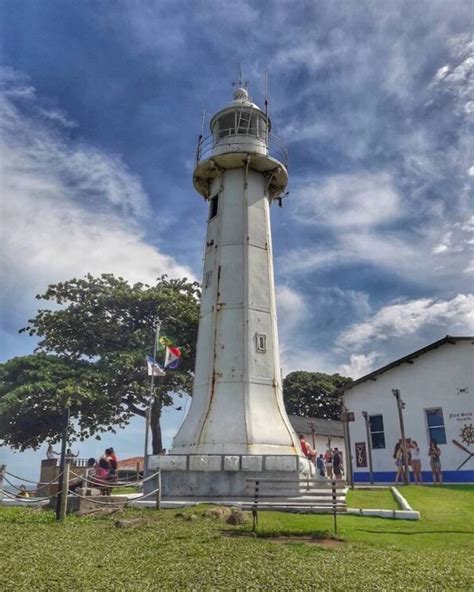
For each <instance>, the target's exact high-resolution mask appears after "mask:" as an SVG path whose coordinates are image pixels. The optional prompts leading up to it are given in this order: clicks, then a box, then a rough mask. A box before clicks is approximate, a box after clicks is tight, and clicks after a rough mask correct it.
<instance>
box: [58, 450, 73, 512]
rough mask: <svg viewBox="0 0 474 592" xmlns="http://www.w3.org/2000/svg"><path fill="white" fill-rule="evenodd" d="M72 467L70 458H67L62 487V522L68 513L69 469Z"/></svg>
mask: <svg viewBox="0 0 474 592" xmlns="http://www.w3.org/2000/svg"><path fill="white" fill-rule="evenodd" d="M70 468H71V464H70V461H69V460H66V463H65V465H64V475H63V482H62V488H61V507H60V511H59V520H60V522H62V521H63V520H64V517H65V516H66V514H67V495H68V493H69V470H70Z"/></svg>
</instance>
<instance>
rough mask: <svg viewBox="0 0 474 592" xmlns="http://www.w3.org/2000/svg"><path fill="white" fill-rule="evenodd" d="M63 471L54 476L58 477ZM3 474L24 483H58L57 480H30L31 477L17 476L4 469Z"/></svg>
mask: <svg viewBox="0 0 474 592" xmlns="http://www.w3.org/2000/svg"><path fill="white" fill-rule="evenodd" d="M63 472H64V471H63ZM63 472H61V473H59V475H58V476H57V477H56V479H59V478H60V477H61V476H62V474H63ZM5 475H10V477H13V478H14V479H18V480H19V481H24V482H25V483H34V484H35V485H58V484H59V481H32V480H31V479H26V478H25V477H19V476H18V475H14V474H13V473H10V472H9V471H5Z"/></svg>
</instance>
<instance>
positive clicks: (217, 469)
mask: <svg viewBox="0 0 474 592" xmlns="http://www.w3.org/2000/svg"><path fill="white" fill-rule="evenodd" d="M149 469H150V472H154V471H156V470H157V469H160V471H161V494H162V497H163V498H173V499H176V498H212V499H214V498H224V497H227V498H228V497H234V498H235V497H247V496H248V495H249V488H248V486H247V482H248V481H255V480H256V479H294V480H295V481H297V480H299V479H302V478H307V477H311V476H312V475H313V473H314V466H313V465H312V463H310V462H309V461H308V460H307V459H306V458H303V457H299V456H295V455H293V456H271V455H173V454H172V455H155V456H151V457H150V458H149ZM153 488H154V485H153V484H151V483H150V482H148V486H147V488H146V491H145V492H147V491H151V490H153Z"/></svg>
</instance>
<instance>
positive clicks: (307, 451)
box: [299, 434, 316, 461]
mask: <svg viewBox="0 0 474 592" xmlns="http://www.w3.org/2000/svg"><path fill="white" fill-rule="evenodd" d="M299 439H300V446H301V450H302V451H303V454H304V455H305V456H306V458H309V460H312V461H314V459H315V458H316V450H313V449H312V448H311V446H310V445H309V444H308V442H306V440H305V439H304V436H303V434H300V435H299Z"/></svg>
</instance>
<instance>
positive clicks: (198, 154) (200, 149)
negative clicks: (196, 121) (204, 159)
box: [196, 107, 206, 164]
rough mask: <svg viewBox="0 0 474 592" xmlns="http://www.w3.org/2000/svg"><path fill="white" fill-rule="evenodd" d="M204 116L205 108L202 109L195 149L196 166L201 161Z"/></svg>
mask: <svg viewBox="0 0 474 592" xmlns="http://www.w3.org/2000/svg"><path fill="white" fill-rule="evenodd" d="M205 116H206V108H205V107H203V108H202V117H201V133H200V134H199V138H198V143H197V147H196V164H197V163H198V162H199V161H200V160H201V151H202V139H203V136H204V118H205Z"/></svg>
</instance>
